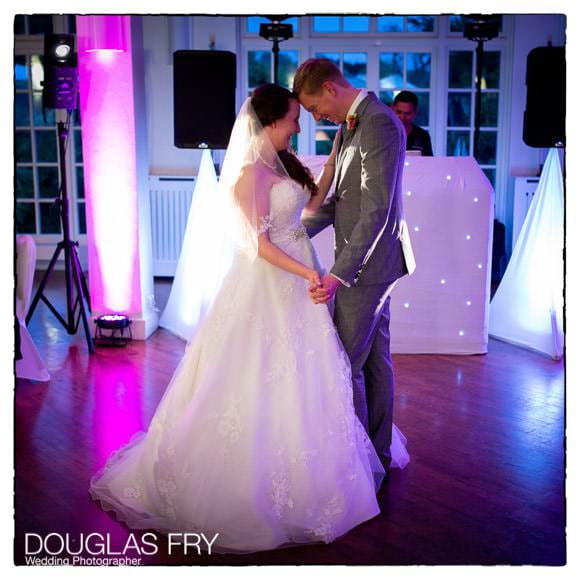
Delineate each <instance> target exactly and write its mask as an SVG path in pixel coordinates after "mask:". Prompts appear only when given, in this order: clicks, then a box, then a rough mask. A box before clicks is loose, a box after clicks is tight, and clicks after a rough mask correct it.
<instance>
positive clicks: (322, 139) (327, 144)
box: [316, 129, 337, 155]
mask: <svg viewBox="0 0 580 580" xmlns="http://www.w3.org/2000/svg"><path fill="white" fill-rule="evenodd" d="M336 131H337V130H336V129H335V130H332V129H317V130H316V155H328V154H329V153H330V152H331V151H332V143H333V142H334V137H335V135H336Z"/></svg>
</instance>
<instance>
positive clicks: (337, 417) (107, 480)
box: [90, 238, 409, 552]
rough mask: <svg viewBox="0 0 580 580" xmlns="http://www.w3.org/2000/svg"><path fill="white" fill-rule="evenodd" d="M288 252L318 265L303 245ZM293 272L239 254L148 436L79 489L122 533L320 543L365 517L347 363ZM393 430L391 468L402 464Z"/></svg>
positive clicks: (364, 480)
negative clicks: (154, 532)
mask: <svg viewBox="0 0 580 580" xmlns="http://www.w3.org/2000/svg"><path fill="white" fill-rule="evenodd" d="M293 251H294V252H295V254H296V255H297V256H298V257H300V258H301V259H302V260H303V261H305V262H307V263H310V264H311V265H313V266H314V267H317V268H320V266H319V264H318V262H317V259H316V256H315V254H314V252H313V250H312V247H311V244H310V242H309V241H308V240H307V239H305V238H302V239H298V240H295V244H294V245H293ZM306 290H307V283H306V282H305V280H303V279H302V278H299V277H297V276H294V275H292V274H289V273H287V272H285V271H283V270H280V269H278V268H275V267H273V266H272V265H270V264H269V263H267V262H266V261H264V260H262V259H260V258H258V259H256V260H255V261H253V262H250V261H249V260H248V259H247V258H245V257H243V256H239V257H237V258H236V260H235V261H234V265H233V267H232V269H231V270H230V272H229V274H228V275H227V276H226V278H225V281H224V284H223V286H222V289H221V290H220V292H219V294H218V296H217V298H216V300H215V302H214V304H213V306H212V308H211V309H210V311H209V313H208V315H207V317H206V319H205V320H204V322H203V323H202V325H201V327H200V329H199V331H198V333H197V334H196V336H195V337H194V339H193V340H192V342H191V343H190V344H189V345H188V346H187V348H186V351H185V354H184V356H183V358H182V360H181V362H180V363H179V365H178V367H177V369H176V370H175V372H174V375H173V377H172V379H171V382H170V383H169V386H168V387H167V389H166V391H165V393H164V395H163V397H162V399H161V402H160V403H159V406H158V408H157V410H156V412H155V415H154V417H153V419H152V421H151V423H150V426H149V428H148V430H147V432H146V433H145V432H139V433H136V434H135V435H134V436H133V438H132V439H131V440H130V441H129V442H128V443H127V444H126V445H125V446H123V447H121V448H120V449H119V450H117V451H116V452H114V453H113V454H112V455H111V456H110V457H109V459H108V461H107V463H106V464H105V465H104V467H103V468H102V469H101V470H100V471H99V472H98V473H97V474H95V476H94V477H93V478H92V479H91V482H90V494H91V496H92V498H93V499H95V500H98V501H99V502H100V503H101V505H102V507H103V508H104V509H106V510H111V511H113V512H114V513H115V515H116V517H117V518H118V519H119V520H121V521H123V522H125V523H126V524H127V525H128V526H129V527H130V528H132V529H153V530H158V531H161V532H163V533H168V532H178V533H184V532H194V533H204V534H205V536H206V537H208V538H211V537H213V536H214V535H215V534H218V536H217V539H216V540H215V543H214V544H213V546H212V551H216V552H253V551H259V550H268V549H273V548H277V547H280V546H287V545H294V544H300V543H306V542H308V543H310V542H330V541H332V540H333V539H335V538H337V537H339V536H341V535H343V534H345V533H346V532H347V531H349V530H350V529H352V528H353V527H355V526H357V525H358V524H360V523H362V522H364V521H366V520H368V519H370V518H372V517H374V516H376V515H377V514H378V513H379V507H378V504H377V500H376V491H377V489H378V487H379V486H380V484H381V481H382V479H383V477H384V469H383V467H382V465H381V462H380V460H379V458H378V457H377V455H376V452H375V450H374V448H373V446H372V444H371V442H370V440H369V438H368V436H367V434H366V432H365V431H364V428H363V427H362V425H361V423H360V421H359V420H358V419H357V417H356V415H355V412H354V408H353V402H352V386H351V373H350V365H349V362H348V359H347V357H346V354H345V352H344V349H343V348H342V345H341V343H340V340H339V338H338V335H337V333H336V330H335V327H334V325H333V323H332V319H331V317H330V314H329V312H328V309H327V307H326V306H324V305H315V304H313V303H312V302H311V301H310V299H309V298H308V295H307V291H306ZM405 443H406V440H405V439H404V437H403V436H402V434H401V433H400V431H398V429H396V428H394V429H393V445H392V453H393V465H396V466H399V467H404V465H406V463H407V462H408V460H409V457H408V454H407V452H406V449H405Z"/></svg>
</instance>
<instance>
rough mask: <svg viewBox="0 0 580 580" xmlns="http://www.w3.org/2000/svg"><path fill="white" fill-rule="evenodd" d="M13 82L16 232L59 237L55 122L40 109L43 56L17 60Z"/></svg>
mask: <svg viewBox="0 0 580 580" xmlns="http://www.w3.org/2000/svg"><path fill="white" fill-rule="evenodd" d="M14 78H15V89H16V93H15V97H14V109H15V110H14V122H15V162H16V184H15V185H16V191H15V195H16V231H17V232H18V233H28V234H36V233H40V234H59V233H60V231H61V228H60V221H59V215H58V209H57V208H55V207H54V204H53V200H54V199H55V198H56V197H57V196H58V188H59V177H58V143H57V133H56V119H55V114H54V111H48V110H47V111H43V108H42V81H43V78H44V69H43V65H42V56H40V55H32V56H16V57H15V62H14Z"/></svg>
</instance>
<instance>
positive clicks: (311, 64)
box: [293, 58, 349, 95]
mask: <svg viewBox="0 0 580 580" xmlns="http://www.w3.org/2000/svg"><path fill="white" fill-rule="evenodd" d="M326 81H333V82H335V83H337V84H339V85H341V86H343V87H348V85H349V83H348V81H347V80H346V79H345V78H344V77H343V76H342V73H341V72H340V69H339V68H338V67H337V66H336V65H335V64H334V63H333V62H332V61H331V60H329V59H327V58H309V59H308V60H305V61H304V62H303V63H302V64H301V65H300V66H299V67H298V70H297V71H296V75H295V76H294V85H293V91H294V94H296V95H300V93H306V94H307V95H315V94H317V93H319V92H320V90H321V89H322V85H323V84H324V83H325V82H326Z"/></svg>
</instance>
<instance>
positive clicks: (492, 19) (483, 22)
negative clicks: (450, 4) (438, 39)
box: [463, 14, 499, 160]
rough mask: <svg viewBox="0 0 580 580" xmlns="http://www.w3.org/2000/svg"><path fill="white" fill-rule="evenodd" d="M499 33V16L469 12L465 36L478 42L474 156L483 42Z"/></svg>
mask: <svg viewBox="0 0 580 580" xmlns="http://www.w3.org/2000/svg"><path fill="white" fill-rule="evenodd" d="M498 35H499V16H497V15H495V14H468V15H467V16H466V17H465V24H464V25H463V37H464V38H468V39H469V40H473V41H474V42H477V47H476V49H475V71H476V72H475V81H476V85H475V129H474V132H473V156H474V157H475V159H476V160H477V157H478V156H479V134H480V128H481V77H482V74H483V43H484V42H487V41H488V40H493V39H494V38H496V37H497V36H498Z"/></svg>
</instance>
